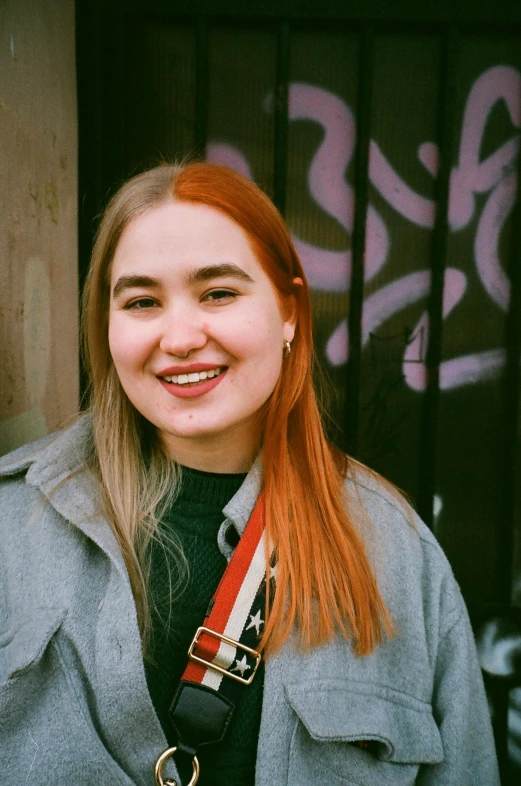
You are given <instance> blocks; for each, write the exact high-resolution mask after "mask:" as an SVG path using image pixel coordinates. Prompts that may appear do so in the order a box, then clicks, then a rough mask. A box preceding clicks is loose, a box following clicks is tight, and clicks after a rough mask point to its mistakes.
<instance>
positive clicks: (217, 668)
mask: <svg viewBox="0 0 521 786" xmlns="http://www.w3.org/2000/svg"><path fill="white" fill-rule="evenodd" d="M202 633H207V634H208V635H209V636H213V637H214V638H215V639H219V641H224V643H225V644H229V645H230V646H232V647H235V649H239V650H242V651H243V652H247V653H248V654H249V655H251V656H252V657H253V658H255V666H253V671H252V673H251V674H250V676H249V677H240V676H239V675H238V674H232V673H231V672H230V671H227V670H226V669H223V668H222V667H221V666H217V664H215V663H212V662H211V661H209V660H205V659H204V658H200V657H199V656H198V655H194V650H195V648H196V646H197V644H198V642H199V639H200V637H201V634H202ZM188 657H189V658H190V660H193V661H195V662H196V663H202V664H203V666H208V667H209V668H210V669H214V671H218V672H219V674H224V676H225V677H230V678H231V679H232V680H235V681H236V682H241V683H242V684H243V685H250V684H251V681H252V680H253V678H254V677H255V674H256V673H257V669H258V668H259V663H260V662H261V654H260V652H257V650H252V649H250V647H246V646H245V645H244V644H241V643H240V642H238V641H235V640H234V639H230V638H228V636H225V635H224V634H222V633H216V632H215V631H214V630H210V628H205V627H204V625H202V626H201V627H200V628H197V630H196V632H195V636H194V639H193V641H192V643H191V644H190V649H189V650H188ZM248 668H250V669H251V668H252V667H251V666H249V665H248Z"/></svg>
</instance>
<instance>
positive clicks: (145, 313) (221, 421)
mask: <svg viewBox="0 0 521 786" xmlns="http://www.w3.org/2000/svg"><path fill="white" fill-rule="evenodd" d="M294 332H295V320H294V317H293V314H291V315H289V316H288V315H286V316H285V315H283V314H282V313H281V308H280V306H279V302H278V299H277V296H276V293H275V290H274V288H273V286H272V284H271V282H270V280H269V278H268V276H267V275H266V273H265V272H264V271H263V269H262V267H261V265H260V264H259V262H258V261H257V259H256V257H255V255H254V254H253V252H252V250H251V248H250V245H249V243H248V238H247V236H246V234H245V233H244V232H243V230H242V229H241V228H240V227H239V226H238V225H237V224H235V223H234V222H233V221H231V219H229V218H227V217H226V216H224V215H223V214H222V213H220V212H219V211H217V210H214V209H213V208H210V207H207V206H206V205H198V204H190V203H185V202H169V203H167V204H165V205H161V206H160V207H157V208H153V209H152V210H150V211H149V212H147V213H145V214H144V215H143V216H140V217H139V218H137V219H134V220H133V221H132V222H131V223H130V224H129V225H128V227H127V228H126V230H125V231H124V233H123V235H122V237H121V240H120V242H119V244H118V247H117V249H116V254H115V257H114V261H113V267H112V273H111V301H110V314H109V345H110V352H111V355H112V359H113V361H114V365H115V367H116V371H117V373H118V376H119V379H120V381H121V384H122V386H123V389H124V390H125V392H126V394H127V396H128V397H129V399H130V401H131V402H132V404H133V405H134V406H135V407H136V409H137V410H138V411H139V412H140V413H141V414H142V415H143V416H144V417H145V418H146V419H147V420H149V421H150V422H151V423H153V424H154V425H155V426H156V427H157V428H158V430H159V433H160V434H161V436H162V438H163V440H164V443H165V445H166V446H167V449H168V451H169V453H170V455H171V456H172V458H175V459H176V460H177V461H179V462H180V463H182V464H187V465H188V466H192V467H196V468H199V469H206V470H216V471H220V472H237V471H243V470H246V469H248V467H249V464H250V463H251V460H252V457H253V455H254V453H255V450H256V445H257V442H258V438H259V434H258V418H256V417H255V416H256V414H257V413H258V411H259V409H260V407H262V405H263V404H264V403H265V402H266V401H267V399H268V398H269V396H270V395H271V393H272V391H273V389H274V387H275V384H276V382H277V379H278V377H279V374H280V373H281V366H282V352H283V343H284V341H285V340H286V341H291V340H292V339H293V336H294ZM187 353H189V355H188V358H186V359H184V356H186V354H187Z"/></svg>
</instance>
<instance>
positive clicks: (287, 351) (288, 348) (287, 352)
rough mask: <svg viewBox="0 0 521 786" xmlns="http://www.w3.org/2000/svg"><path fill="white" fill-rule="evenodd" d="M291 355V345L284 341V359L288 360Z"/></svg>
mask: <svg viewBox="0 0 521 786" xmlns="http://www.w3.org/2000/svg"><path fill="white" fill-rule="evenodd" d="M290 355H291V344H290V343H289V341H286V340H284V349H283V350H282V357H283V358H288V357H289V356H290Z"/></svg>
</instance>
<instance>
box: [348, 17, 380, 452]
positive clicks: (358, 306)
mask: <svg viewBox="0 0 521 786" xmlns="http://www.w3.org/2000/svg"><path fill="white" fill-rule="evenodd" d="M373 70H374V30H373V26H372V25H366V26H365V27H364V30H363V33H362V36H361V41H360V56H359V65H358V94H357V110H356V117H357V120H356V149H355V159H354V165H355V170H354V186H355V210H354V218H353V237H352V243H351V260H352V261H351V284H350V294H349V317H348V332H349V357H348V361H347V369H346V377H347V379H346V383H347V388H346V405H345V418H344V435H345V436H344V439H345V445H344V448H345V450H346V451H347V452H348V453H350V454H351V455H353V456H356V454H357V452H358V425H359V409H360V400H359V399H360V370H361V365H362V310H363V301H364V257H365V246H366V228H367V227H366V224H367V207H368V203H369V146H370V139H371V113H372V99H373Z"/></svg>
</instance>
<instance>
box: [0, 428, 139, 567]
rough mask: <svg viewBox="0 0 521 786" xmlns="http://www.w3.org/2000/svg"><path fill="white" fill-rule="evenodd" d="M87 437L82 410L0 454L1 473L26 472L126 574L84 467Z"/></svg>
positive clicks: (94, 485)
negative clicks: (60, 425)
mask: <svg viewBox="0 0 521 786" xmlns="http://www.w3.org/2000/svg"><path fill="white" fill-rule="evenodd" d="M91 442H92V430H91V419H90V416H89V415H82V416H80V417H79V418H78V419H77V421H76V422H75V423H74V424H73V425H72V426H70V427H69V428H67V429H64V430H63V431H60V432H56V433H54V434H49V435H48V436H46V437H43V438H42V439H40V440H38V441H37V442H33V443H31V444H30V445H24V446H23V447H21V448H19V449H18V450H15V451H14V452H13V453H10V454H9V455H7V456H4V457H3V458H2V459H0V477H8V476H15V475H20V474H22V473H25V482H26V483H27V484H28V485H29V486H32V487H34V488H36V489H38V490H39V491H40V492H41V493H42V494H43V496H44V497H45V498H46V499H47V500H48V502H49V504H50V505H51V506H52V507H53V508H54V509H55V510H56V511H57V512H58V513H59V514H60V516H62V517H63V518H64V519H65V520H66V521H68V522H70V523H71V524H74V525H75V526H76V527H78V528H79V529H80V530H81V531H82V532H83V533H84V534H85V535H87V536H88V537H89V538H90V539H91V540H93V541H94V542H95V543H96V544H97V545H98V546H99V547H100V548H101V549H102V550H103V551H104V552H106V553H107V555H108V556H109V557H110V558H111V560H112V561H113V562H114V563H115V564H116V566H117V567H118V569H119V571H120V572H121V573H122V574H124V575H125V576H126V575H127V571H126V567H125V563H124V560H123V557H122V555H121V550H120V548H119V546H118V544H117V541H116V538H115V536H114V533H113V532H112V530H111V528H110V527H109V526H108V524H107V520H106V518H105V515H104V513H103V508H102V504H101V498H100V492H99V486H98V483H97V481H96V479H95V477H94V476H93V475H92V473H91V472H90V471H89V469H88V467H87V466H86V458H87V456H88V454H89V452H90V447H91Z"/></svg>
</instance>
